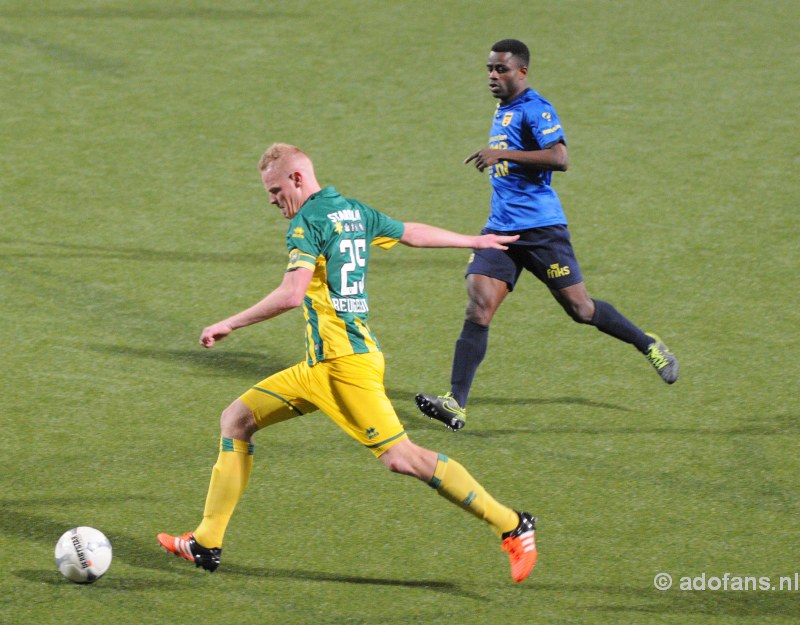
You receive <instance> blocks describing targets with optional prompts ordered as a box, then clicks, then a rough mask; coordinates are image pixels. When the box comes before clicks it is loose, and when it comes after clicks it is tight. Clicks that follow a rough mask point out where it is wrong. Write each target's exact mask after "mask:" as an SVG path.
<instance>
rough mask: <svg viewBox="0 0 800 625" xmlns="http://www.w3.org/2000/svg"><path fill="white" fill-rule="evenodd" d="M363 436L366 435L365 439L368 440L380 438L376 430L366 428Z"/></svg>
mask: <svg viewBox="0 0 800 625" xmlns="http://www.w3.org/2000/svg"><path fill="white" fill-rule="evenodd" d="M365 434H366V435H367V438H368V439H369V440H373V439H374V438H377V437H378V436H380V432H378V430H376V429H375V428H367V429H366V431H365Z"/></svg>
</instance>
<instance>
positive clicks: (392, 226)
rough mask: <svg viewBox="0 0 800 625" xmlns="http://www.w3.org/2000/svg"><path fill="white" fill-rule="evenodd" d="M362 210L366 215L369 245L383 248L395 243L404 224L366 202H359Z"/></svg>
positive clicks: (400, 235)
mask: <svg viewBox="0 0 800 625" xmlns="http://www.w3.org/2000/svg"><path fill="white" fill-rule="evenodd" d="M360 207H361V209H362V211H364V214H365V215H366V216H367V221H368V223H369V231H370V235H371V237H372V241H371V243H370V244H371V245H377V246H378V247H381V248H383V249H385V250H388V249H389V248H390V247H392V246H394V245H396V244H397V242H398V241H399V240H400V239H401V238H402V236H403V232H405V229H406V227H405V224H403V222H401V221H397V220H396V219H392V218H391V217H389V216H388V215H384V214H383V213H381V212H379V211H376V210H375V209H374V208H371V207H369V206H367V205H366V204H360Z"/></svg>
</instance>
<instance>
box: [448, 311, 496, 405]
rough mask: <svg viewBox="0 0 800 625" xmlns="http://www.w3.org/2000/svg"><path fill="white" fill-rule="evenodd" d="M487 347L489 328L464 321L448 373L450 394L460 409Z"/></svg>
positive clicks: (465, 401) (464, 403)
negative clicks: (451, 368) (451, 366)
mask: <svg viewBox="0 0 800 625" xmlns="http://www.w3.org/2000/svg"><path fill="white" fill-rule="evenodd" d="M488 345H489V326H482V325H480V324H479V323H473V322H472V321H470V320H469V319H466V320H464V327H463V328H461V336H459V337H458V340H457V341H456V350H455V354H454V355H453V370H452V372H451V373H450V392H451V393H453V397H455V398H456V401H457V402H458V403H459V405H460V406H461V407H462V408H463V407H464V406H466V405H467V399H468V398H469V389H470V388H471V387H472V380H473V378H474V377H475V372H476V371H477V370H478V366H479V365H480V364H481V361H482V360H483V357H484V356H485V355H486V348H487V346H488Z"/></svg>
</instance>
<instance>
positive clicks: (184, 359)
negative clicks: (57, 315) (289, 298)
mask: <svg viewBox="0 0 800 625" xmlns="http://www.w3.org/2000/svg"><path fill="white" fill-rule="evenodd" d="M89 349H91V350H93V351H96V352H102V353H105V354H113V355H118V356H125V357H134V358H141V359H143V360H160V361H163V362H169V363H173V364H174V363H182V364H187V365H191V366H193V367H197V368H201V369H205V370H207V371H209V372H212V373H213V374H214V375H215V376H221V375H229V376H235V377H246V378H248V379H250V380H251V381H252V382H253V383H254V384H255V383H256V382H258V381H260V380H263V379H264V378H266V377H267V376H269V375H272V374H273V373H276V372H278V371H280V370H282V369H286V368H287V367H291V366H293V365H295V364H297V361H296V360H294V361H291V362H289V361H286V360H283V359H279V358H277V357H275V356H274V355H271V354H269V353H268V352H242V351H231V350H226V349H214V350H208V349H203V348H202V347H200V346H198V347H197V349H158V348H149V347H130V346H128V345H98V344H94V345H89ZM234 392H235V389H234Z"/></svg>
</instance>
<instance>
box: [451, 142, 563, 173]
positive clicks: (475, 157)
mask: <svg viewBox="0 0 800 625" xmlns="http://www.w3.org/2000/svg"><path fill="white" fill-rule="evenodd" d="M500 161H512V162H514V163H518V164H519V165H522V166H524V167H530V168H532V169H548V170H551V171H567V168H568V167H569V157H568V156H567V146H566V145H564V144H563V143H561V142H560V141H559V142H557V143H554V144H553V145H550V146H547V147H546V148H544V149H542V150H496V149H494V148H483V149H482V150H478V151H477V152H474V153H472V154H470V155H469V156H468V157H467V158H465V159H464V164H465V165H467V164H468V163H474V164H475V168H476V169H477V170H478V171H483V170H484V169H486V168H487V167H491V166H492V165H494V164H495V163H498V162H500Z"/></svg>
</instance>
